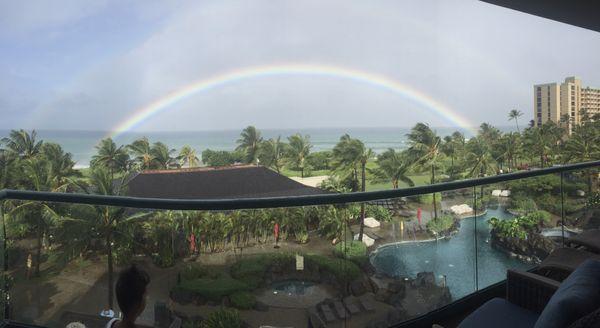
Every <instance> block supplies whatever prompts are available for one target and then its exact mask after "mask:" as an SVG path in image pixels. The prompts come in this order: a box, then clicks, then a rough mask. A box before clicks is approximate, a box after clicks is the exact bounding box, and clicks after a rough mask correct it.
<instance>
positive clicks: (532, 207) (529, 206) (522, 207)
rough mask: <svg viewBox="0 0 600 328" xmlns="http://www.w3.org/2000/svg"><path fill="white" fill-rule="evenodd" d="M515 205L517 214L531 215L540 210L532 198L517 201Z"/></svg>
mask: <svg viewBox="0 0 600 328" xmlns="http://www.w3.org/2000/svg"><path fill="white" fill-rule="evenodd" d="M513 204H514V207H515V209H516V210H517V212H519V213H522V214H529V213H532V212H535V211H537V209H538V207H537V205H536V203H535V201H534V200H533V199H531V198H520V199H517V200H516V201H515V202H514V203H513Z"/></svg>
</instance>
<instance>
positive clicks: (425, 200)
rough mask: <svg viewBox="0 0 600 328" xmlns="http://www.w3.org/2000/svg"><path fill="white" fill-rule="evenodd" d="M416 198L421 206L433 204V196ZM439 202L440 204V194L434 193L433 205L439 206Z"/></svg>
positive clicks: (424, 195)
mask: <svg viewBox="0 0 600 328" xmlns="http://www.w3.org/2000/svg"><path fill="white" fill-rule="evenodd" d="M416 197H417V199H418V201H419V203H421V204H431V203H433V194H423V195H419V196H416ZM441 202H442V193H439V192H436V193H435V203H436V204H441Z"/></svg>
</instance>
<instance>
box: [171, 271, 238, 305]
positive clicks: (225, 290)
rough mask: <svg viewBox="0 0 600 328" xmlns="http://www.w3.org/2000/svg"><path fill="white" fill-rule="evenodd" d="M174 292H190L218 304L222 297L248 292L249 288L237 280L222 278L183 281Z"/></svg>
mask: <svg viewBox="0 0 600 328" xmlns="http://www.w3.org/2000/svg"><path fill="white" fill-rule="evenodd" d="M175 290H176V291H177V290H182V291H188V292H192V293H194V294H198V295H200V296H202V297H205V298H206V299H208V300H211V301H216V302H220V301H221V299H222V298H223V297H224V296H229V295H231V294H233V293H235V292H238V291H245V290H249V287H248V285H246V284H245V283H243V282H241V281H239V280H236V279H232V278H227V277H222V278H218V279H206V278H200V279H194V280H183V281H181V282H180V283H179V284H178V285H177V286H176V287H175Z"/></svg>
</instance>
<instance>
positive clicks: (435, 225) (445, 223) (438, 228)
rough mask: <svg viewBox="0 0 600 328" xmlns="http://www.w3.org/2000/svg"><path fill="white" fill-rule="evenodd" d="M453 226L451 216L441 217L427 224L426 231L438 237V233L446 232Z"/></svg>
mask: <svg viewBox="0 0 600 328" xmlns="http://www.w3.org/2000/svg"><path fill="white" fill-rule="evenodd" d="M453 224H454V217H452V216H451V215H442V216H439V217H438V218H437V220H435V219H431V220H429V221H428V222H427V224H426V227H427V230H429V231H431V232H432V233H434V234H436V235H439V234H440V233H442V232H444V231H447V230H448V229H450V228H451V227H452V225H453Z"/></svg>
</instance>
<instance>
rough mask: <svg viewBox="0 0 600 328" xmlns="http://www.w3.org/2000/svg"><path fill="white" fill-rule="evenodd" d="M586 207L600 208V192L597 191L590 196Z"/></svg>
mask: <svg viewBox="0 0 600 328" xmlns="http://www.w3.org/2000/svg"><path fill="white" fill-rule="evenodd" d="M585 206H586V207H587V208H598V207H600V192H598V191H596V192H595V193H592V194H590V195H589V196H588V198H587V201H586V204H585Z"/></svg>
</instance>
